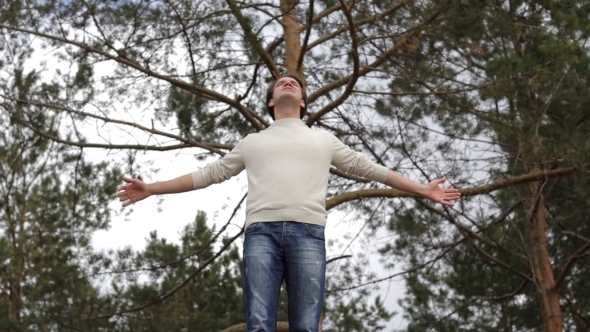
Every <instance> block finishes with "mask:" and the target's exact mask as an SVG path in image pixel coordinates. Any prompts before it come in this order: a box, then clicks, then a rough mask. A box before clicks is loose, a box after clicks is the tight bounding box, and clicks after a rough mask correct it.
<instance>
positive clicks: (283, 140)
mask: <svg viewBox="0 0 590 332" xmlns="http://www.w3.org/2000/svg"><path fill="white" fill-rule="evenodd" d="M330 165H334V166H335V167H336V168H338V169H340V170H341V171H343V172H346V173H348V174H353V175H356V176H360V177H363V178H366V179H369V180H374V181H378V182H381V183H385V179H386V177H387V172H388V169H387V168H386V167H384V166H381V165H378V164H376V163H375V162H373V161H371V160H370V159H368V158H367V157H366V156H365V155H363V154H361V153H358V152H355V151H353V150H351V149H350V148H349V147H348V146H346V145H344V144H343V143H342V142H341V141H340V140H339V139H337V138H336V137H334V135H332V134H330V133H328V132H326V131H322V130H312V129H310V128H309V127H307V126H306V125H305V124H304V123H303V122H302V121H301V120H299V119H295V118H287V119H280V120H277V121H275V122H273V124H272V125H270V126H269V127H268V128H267V129H265V130H263V131H261V132H259V133H255V134H250V135H248V136H247V137H246V138H244V139H243V140H242V141H241V142H240V143H239V144H238V145H236V147H234V149H233V150H231V152H229V153H228V154H226V155H225V156H224V157H223V158H221V159H219V160H217V161H215V162H213V163H211V164H209V165H208V166H207V167H206V168H204V169H201V170H199V171H196V172H193V173H191V175H192V179H193V186H194V188H195V189H201V188H205V187H207V186H209V185H211V184H213V183H219V182H222V181H225V180H227V179H229V178H230V177H232V176H234V175H237V174H239V173H240V172H241V171H242V170H243V169H244V168H245V169H246V172H247V174H248V200H247V203H246V226H245V227H248V225H250V224H251V223H254V222H269V221H296V222H305V223H310V224H316V225H321V226H325V225H326V217H327V212H326V207H325V200H326V191H327V188H328V175H329V169H330Z"/></svg>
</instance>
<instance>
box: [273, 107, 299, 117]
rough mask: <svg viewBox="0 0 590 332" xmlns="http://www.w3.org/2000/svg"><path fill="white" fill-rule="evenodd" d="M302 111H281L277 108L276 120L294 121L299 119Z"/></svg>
mask: <svg viewBox="0 0 590 332" xmlns="http://www.w3.org/2000/svg"><path fill="white" fill-rule="evenodd" d="M299 112H300V110H299V108H297V109H289V110H287V109H284V108H283V109H280V108H277V107H275V120H280V119H289V118H294V119H299V114H300V113H299Z"/></svg>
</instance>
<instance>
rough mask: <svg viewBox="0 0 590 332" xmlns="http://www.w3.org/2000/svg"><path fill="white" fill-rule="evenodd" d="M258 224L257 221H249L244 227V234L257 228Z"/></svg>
mask: <svg viewBox="0 0 590 332" xmlns="http://www.w3.org/2000/svg"><path fill="white" fill-rule="evenodd" d="M259 226H260V223H259V222H254V223H251V224H250V225H248V227H246V230H245V231H244V234H250V233H252V232H254V231H255V230H257V229H258V228H259Z"/></svg>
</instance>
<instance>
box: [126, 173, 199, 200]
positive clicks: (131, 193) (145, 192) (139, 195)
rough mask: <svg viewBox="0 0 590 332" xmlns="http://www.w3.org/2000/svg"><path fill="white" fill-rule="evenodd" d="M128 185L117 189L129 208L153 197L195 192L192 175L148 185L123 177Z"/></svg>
mask: <svg viewBox="0 0 590 332" xmlns="http://www.w3.org/2000/svg"><path fill="white" fill-rule="evenodd" d="M123 181H125V182H126V184H123V185H120V186H119V187H117V195H118V196H119V200H120V201H121V202H123V207H126V206H129V205H131V204H133V203H135V202H138V201H141V200H142V199H145V198H148V197H150V196H152V195H164V194H176V193H183V192H187V191H191V190H194V187H193V178H192V176H191V174H186V175H183V176H180V177H177V178H176V179H172V180H168V181H162V182H154V183H149V184H146V183H144V182H143V181H141V180H138V179H132V178H128V177H123Z"/></svg>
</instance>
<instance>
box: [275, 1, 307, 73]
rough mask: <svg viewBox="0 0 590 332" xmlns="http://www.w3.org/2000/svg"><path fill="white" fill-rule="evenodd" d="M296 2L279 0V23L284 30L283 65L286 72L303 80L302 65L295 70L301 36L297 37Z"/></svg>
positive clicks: (298, 28) (298, 30)
mask: <svg viewBox="0 0 590 332" xmlns="http://www.w3.org/2000/svg"><path fill="white" fill-rule="evenodd" d="M297 2H298V1H294V0H281V12H282V13H283V19H282V20H281V23H282V24H283V28H284V30H285V67H287V72H288V73H291V74H296V75H297V76H299V77H300V78H301V79H302V80H303V82H305V80H304V77H303V66H301V68H299V70H297V62H298V60H299V56H300V55H301V38H299V34H300V32H301V31H300V30H301V29H300V26H299V23H297V16H296V15H297V8H296V4H297Z"/></svg>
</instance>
